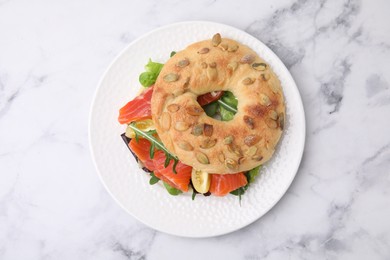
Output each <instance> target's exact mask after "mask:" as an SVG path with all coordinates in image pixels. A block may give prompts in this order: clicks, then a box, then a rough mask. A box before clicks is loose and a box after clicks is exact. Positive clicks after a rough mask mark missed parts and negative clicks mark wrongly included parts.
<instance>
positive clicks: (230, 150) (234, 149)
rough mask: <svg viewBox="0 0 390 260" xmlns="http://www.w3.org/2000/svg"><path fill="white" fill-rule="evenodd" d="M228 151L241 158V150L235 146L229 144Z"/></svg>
mask: <svg viewBox="0 0 390 260" xmlns="http://www.w3.org/2000/svg"><path fill="white" fill-rule="evenodd" d="M227 148H228V151H229V152H231V153H234V154H236V155H237V156H242V151H241V148H240V147H238V146H237V145H235V144H233V143H231V144H228V145H227Z"/></svg>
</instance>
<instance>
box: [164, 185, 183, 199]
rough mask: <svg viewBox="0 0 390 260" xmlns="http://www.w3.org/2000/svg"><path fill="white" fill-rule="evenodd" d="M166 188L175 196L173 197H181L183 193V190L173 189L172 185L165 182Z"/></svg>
mask: <svg viewBox="0 0 390 260" xmlns="http://www.w3.org/2000/svg"><path fill="white" fill-rule="evenodd" d="M164 187H165V189H167V191H168V193H169V194H171V195H173V196H176V195H179V194H180V193H183V192H182V191H181V190H178V189H176V188H174V187H172V186H171V185H169V184H168V183H166V182H164Z"/></svg>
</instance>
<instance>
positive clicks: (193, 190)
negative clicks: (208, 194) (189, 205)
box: [192, 189, 197, 200]
mask: <svg viewBox="0 0 390 260" xmlns="http://www.w3.org/2000/svg"><path fill="white" fill-rule="evenodd" d="M196 194H197V193H196V191H195V189H192V200H195V196H196Z"/></svg>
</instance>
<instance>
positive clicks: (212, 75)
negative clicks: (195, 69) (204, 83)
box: [207, 67, 218, 80]
mask: <svg viewBox="0 0 390 260" xmlns="http://www.w3.org/2000/svg"><path fill="white" fill-rule="evenodd" d="M217 76H218V73H217V69H216V68H211V67H210V68H207V77H208V78H209V80H215V79H216V78H217Z"/></svg>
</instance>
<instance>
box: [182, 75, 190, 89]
mask: <svg viewBox="0 0 390 260" xmlns="http://www.w3.org/2000/svg"><path fill="white" fill-rule="evenodd" d="M189 85H190V77H187V78H186V81H185V82H184V84H183V90H184V91H185V90H187V89H188V86H189Z"/></svg>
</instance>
